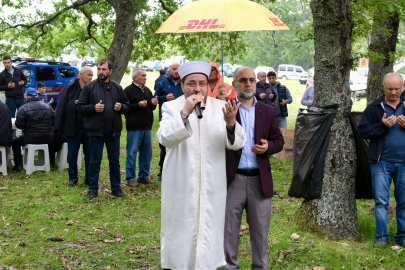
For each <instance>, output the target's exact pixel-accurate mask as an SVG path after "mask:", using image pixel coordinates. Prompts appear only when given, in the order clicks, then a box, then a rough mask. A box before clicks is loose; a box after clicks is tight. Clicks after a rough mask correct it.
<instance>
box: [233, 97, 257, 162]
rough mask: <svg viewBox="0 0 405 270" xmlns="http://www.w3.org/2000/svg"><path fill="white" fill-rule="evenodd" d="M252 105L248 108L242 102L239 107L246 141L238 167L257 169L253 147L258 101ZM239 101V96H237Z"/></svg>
mask: <svg viewBox="0 0 405 270" xmlns="http://www.w3.org/2000/svg"><path fill="white" fill-rule="evenodd" d="M254 99H255V103H254V104H253V106H252V107H250V108H249V110H248V109H246V107H245V106H244V105H243V104H241V105H240V107H239V115H240V120H241V124H242V127H243V130H244V131H245V133H246V143H245V145H244V146H243V148H242V156H241V158H240V161H239V165H238V169H257V168H259V165H258V164H257V159H256V154H255V153H253V152H252V147H253V146H254V145H255V112H256V103H257V100H256V98H254ZM236 100H237V102H239V100H238V98H236Z"/></svg>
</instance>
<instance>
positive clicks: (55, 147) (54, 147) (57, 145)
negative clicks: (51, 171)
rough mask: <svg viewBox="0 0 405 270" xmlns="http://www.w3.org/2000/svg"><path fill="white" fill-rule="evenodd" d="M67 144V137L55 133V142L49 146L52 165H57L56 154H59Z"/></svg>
mask: <svg viewBox="0 0 405 270" xmlns="http://www.w3.org/2000/svg"><path fill="white" fill-rule="evenodd" d="M64 142H66V138H65V136H63V135H61V134H58V133H55V134H54V136H53V140H52V142H51V143H50V144H48V148H49V163H50V164H51V165H55V156H56V152H58V151H59V150H60V149H61V148H62V145H63V143H64Z"/></svg>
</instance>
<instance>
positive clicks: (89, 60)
mask: <svg viewBox="0 0 405 270" xmlns="http://www.w3.org/2000/svg"><path fill="white" fill-rule="evenodd" d="M84 60H87V66H89V67H95V66H97V63H98V62H97V61H96V58H95V57H91V56H86V57H84V59H83V61H84Z"/></svg>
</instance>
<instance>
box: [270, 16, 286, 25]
mask: <svg viewBox="0 0 405 270" xmlns="http://www.w3.org/2000/svg"><path fill="white" fill-rule="evenodd" d="M269 19H270V21H271V22H272V23H273V24H274V26H286V25H285V24H284V23H283V22H281V21H279V20H278V19H277V18H269Z"/></svg>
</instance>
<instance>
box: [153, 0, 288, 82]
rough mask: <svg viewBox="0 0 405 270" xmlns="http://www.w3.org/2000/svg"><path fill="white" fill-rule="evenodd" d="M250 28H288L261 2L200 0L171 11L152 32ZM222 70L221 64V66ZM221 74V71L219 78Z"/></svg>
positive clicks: (216, 30)
mask: <svg viewBox="0 0 405 270" xmlns="http://www.w3.org/2000/svg"><path fill="white" fill-rule="evenodd" d="M252 30H289V28H288V27H287V26H286V25H285V24H284V23H283V22H282V21H281V20H280V19H279V18H277V16H276V15H274V14H273V13H272V12H271V11H269V10H268V9H267V8H265V7H264V6H262V5H259V4H257V3H255V2H252V1H248V0H200V1H196V2H191V3H189V4H187V5H184V6H182V7H181V8H179V9H178V10H177V11H176V12H174V13H173V14H172V15H171V16H170V17H169V18H168V19H167V20H166V21H165V22H164V23H163V24H162V26H160V28H159V29H158V30H157V31H156V33H191V32H221V53H222V65H223V64H224V63H223V61H224V59H223V39H222V32H231V31H252ZM222 73H223V67H222ZM223 80H224V76H223V74H222V82H223Z"/></svg>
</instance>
